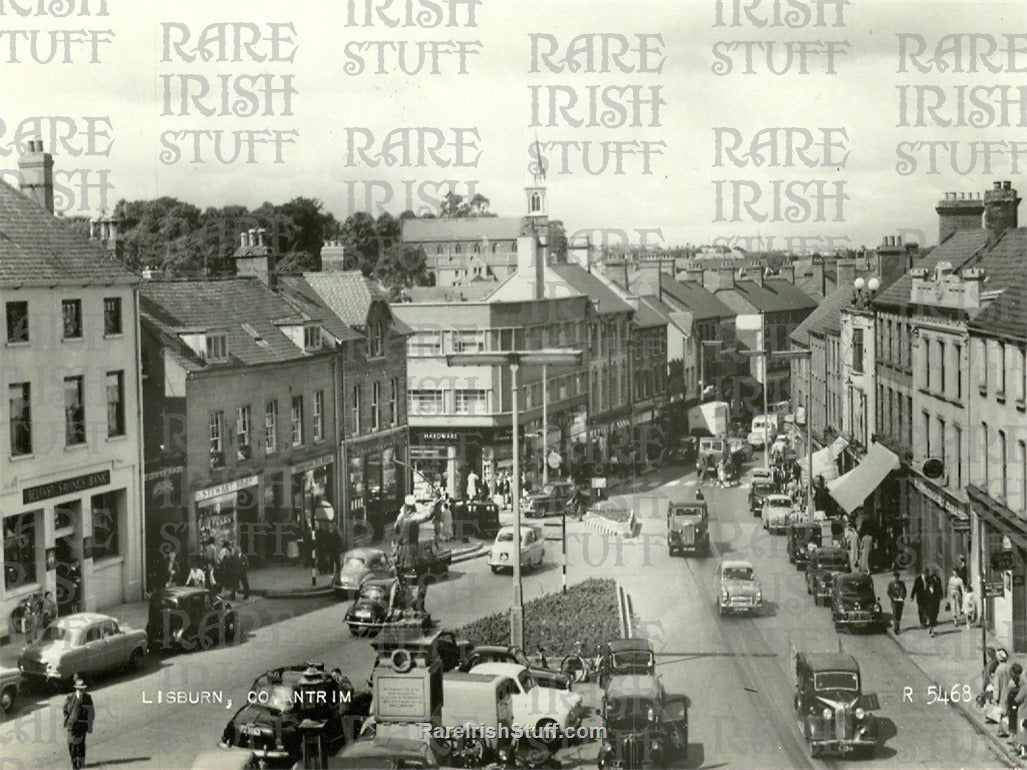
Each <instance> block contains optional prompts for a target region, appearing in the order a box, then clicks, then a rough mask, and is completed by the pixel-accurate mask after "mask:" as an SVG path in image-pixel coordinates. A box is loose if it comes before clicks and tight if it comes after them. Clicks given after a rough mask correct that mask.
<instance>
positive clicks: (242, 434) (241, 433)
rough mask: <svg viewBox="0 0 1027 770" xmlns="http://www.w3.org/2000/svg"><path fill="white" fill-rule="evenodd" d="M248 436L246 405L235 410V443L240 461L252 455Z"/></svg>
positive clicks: (248, 419) (248, 416)
mask: <svg viewBox="0 0 1027 770" xmlns="http://www.w3.org/2000/svg"><path fill="white" fill-rule="evenodd" d="M250 435H251V434H250V405H249V404H246V405H245V406H240V407H238V408H237V409H236V410H235V443H236V450H237V453H238V458H239V459H240V460H248V459H250V456H251V455H252V450H251V448H250Z"/></svg>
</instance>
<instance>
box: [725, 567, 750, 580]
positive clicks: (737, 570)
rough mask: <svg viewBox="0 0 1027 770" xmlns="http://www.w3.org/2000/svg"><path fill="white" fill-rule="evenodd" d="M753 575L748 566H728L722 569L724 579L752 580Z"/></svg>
mask: <svg viewBox="0 0 1027 770" xmlns="http://www.w3.org/2000/svg"><path fill="white" fill-rule="evenodd" d="M753 577H754V575H753V574H752V570H751V569H750V568H748V567H729V568H728V569H725V570H724V579H725V580H752V579H753Z"/></svg>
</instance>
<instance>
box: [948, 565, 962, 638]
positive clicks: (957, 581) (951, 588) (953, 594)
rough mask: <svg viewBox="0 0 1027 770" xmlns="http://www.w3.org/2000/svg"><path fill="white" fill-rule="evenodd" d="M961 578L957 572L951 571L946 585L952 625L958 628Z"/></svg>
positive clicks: (960, 605)
mask: <svg viewBox="0 0 1027 770" xmlns="http://www.w3.org/2000/svg"><path fill="white" fill-rule="evenodd" d="M963 589H964V587H963V578H961V577H960V576H959V570H958V569H954V570H952V575H950V576H949V584H948V600H947V601H948V606H949V609H950V610H951V611H952V625H954V626H957V627H958V626H959V612H960V610H962V609H963Z"/></svg>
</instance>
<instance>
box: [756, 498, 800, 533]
mask: <svg viewBox="0 0 1027 770" xmlns="http://www.w3.org/2000/svg"><path fill="white" fill-rule="evenodd" d="M794 511H795V506H794V505H792V498H790V497H789V496H788V495H767V497H766V499H765V500H764V501H763V529H765V530H767V531H768V532H772V533H774V534H780V533H782V532H785V531H786V530H787V529H788V523H789V521H790V520H791V518H792V514H793V512H794Z"/></svg>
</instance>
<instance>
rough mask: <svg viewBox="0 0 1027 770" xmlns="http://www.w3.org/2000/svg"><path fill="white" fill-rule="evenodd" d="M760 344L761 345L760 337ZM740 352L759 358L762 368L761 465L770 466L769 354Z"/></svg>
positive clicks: (757, 351)
mask: <svg viewBox="0 0 1027 770" xmlns="http://www.w3.org/2000/svg"><path fill="white" fill-rule="evenodd" d="M760 344H761V345H762V344H763V343H762V338H761V342H760ZM741 354H742V355H743V356H745V357H746V358H758V359H760V366H761V367H762V369H763V383H762V385H763V467H764V468H769V467H770V420H769V419H767V412H768V407H767V380H768V377H767V357H768V356H769V355H771V353H770V351H768V350H764V349H760V350H745V351H741Z"/></svg>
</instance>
